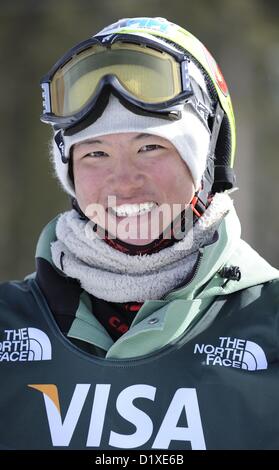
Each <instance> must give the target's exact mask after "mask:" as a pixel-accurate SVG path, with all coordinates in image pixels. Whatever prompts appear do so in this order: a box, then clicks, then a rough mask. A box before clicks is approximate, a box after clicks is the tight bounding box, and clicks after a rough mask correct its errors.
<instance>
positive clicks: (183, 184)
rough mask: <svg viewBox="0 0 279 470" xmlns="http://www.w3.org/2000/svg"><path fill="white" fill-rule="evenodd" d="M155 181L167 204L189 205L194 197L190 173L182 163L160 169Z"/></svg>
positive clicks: (173, 163)
mask: <svg viewBox="0 0 279 470" xmlns="http://www.w3.org/2000/svg"><path fill="white" fill-rule="evenodd" d="M157 181H158V184H159V186H160V188H161V189H162V190H163V192H164V193H165V197H166V199H167V200H168V201H169V202H172V203H189V202H190V201H191V199H192V198H193V196H194V192H195V188H194V183H193V180H192V176H191V173H190V171H189V170H188V168H187V166H186V165H185V164H184V162H182V161H178V162H172V164H171V165H166V166H163V167H161V168H160V172H159V174H158V175H157Z"/></svg>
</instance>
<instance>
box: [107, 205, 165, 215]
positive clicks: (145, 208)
mask: <svg viewBox="0 0 279 470" xmlns="http://www.w3.org/2000/svg"><path fill="white" fill-rule="evenodd" d="M156 205H157V204H156V203H155V202H143V203H141V204H121V206H116V207H112V208H111V210H112V212H113V213H114V214H115V215H117V216H118V217H131V216H135V215H141V214H145V213H146V212H150V211H151V210H152V209H153V208H154V207H155V206H156Z"/></svg>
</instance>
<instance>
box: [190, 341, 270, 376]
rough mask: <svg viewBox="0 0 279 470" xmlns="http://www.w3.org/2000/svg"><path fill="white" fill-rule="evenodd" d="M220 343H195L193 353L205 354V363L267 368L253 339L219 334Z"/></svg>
mask: <svg viewBox="0 0 279 470" xmlns="http://www.w3.org/2000/svg"><path fill="white" fill-rule="evenodd" d="M219 341H220V344H219V345H217V346H215V345H213V344H195V347H194V354H203V355H205V365H207V366H209V365H212V366H215V365H218V366H224V367H235V368H238V369H246V370H261V369H267V360H266V356H265V353H264V351H263V350H262V348H261V347H260V346H259V345H258V344H257V343H254V342H253V341H246V340H245V339H239V338H231V337H229V336H220V337H219Z"/></svg>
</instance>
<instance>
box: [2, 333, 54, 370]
mask: <svg viewBox="0 0 279 470" xmlns="http://www.w3.org/2000/svg"><path fill="white" fill-rule="evenodd" d="M50 359H51V343H50V340H49V338H48V336H47V335H46V334H45V333H44V332H43V331H42V330H38V328H19V329H18V330H4V340H3V341H1V342H0V362H4V361H11V362H16V361H23V362H24V361H47V360H50Z"/></svg>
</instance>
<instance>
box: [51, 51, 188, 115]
mask: <svg viewBox="0 0 279 470" xmlns="http://www.w3.org/2000/svg"><path fill="white" fill-rule="evenodd" d="M107 75H110V76H114V77H116V78H117V80H118V82H119V84H120V85H121V86H122V87H123V88H124V89H125V90H126V91H127V92H128V93H130V94H131V95H132V96H133V97H134V98H136V99H137V100H139V101H143V102H145V103H149V104H156V103H161V102H164V101H168V100H170V99H172V98H174V97H175V96H177V95H178V94H179V93H180V92H181V91H182V86H181V77H180V64H179V63H178V62H177V61H176V60H175V58H174V57H172V56H171V55H170V54H168V53H167V52H160V51H157V50H154V49H151V48H149V47H146V46H139V45H137V44H125V43H115V44H112V45H111V46H110V47H104V46H100V45H94V46H91V47H90V48H89V49H86V50H84V51H82V52H81V53H79V54H76V55H74V56H73V57H72V58H71V60H69V61H68V62H67V63H66V64H65V65H64V66H62V67H61V68H60V69H58V70H57V71H56V73H55V74H54V76H53V77H52V81H51V85H50V92H51V108H52V113H54V114H55V115H56V116H60V117H67V116H71V115H74V114H76V113H77V112H79V111H80V110H82V109H83V108H84V107H85V106H86V104H87V103H88V102H89V101H91V100H92V98H93V97H94V95H95V94H96V93H97V90H98V86H99V84H100V81H101V80H102V79H103V78H104V77H105V76H107Z"/></svg>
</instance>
